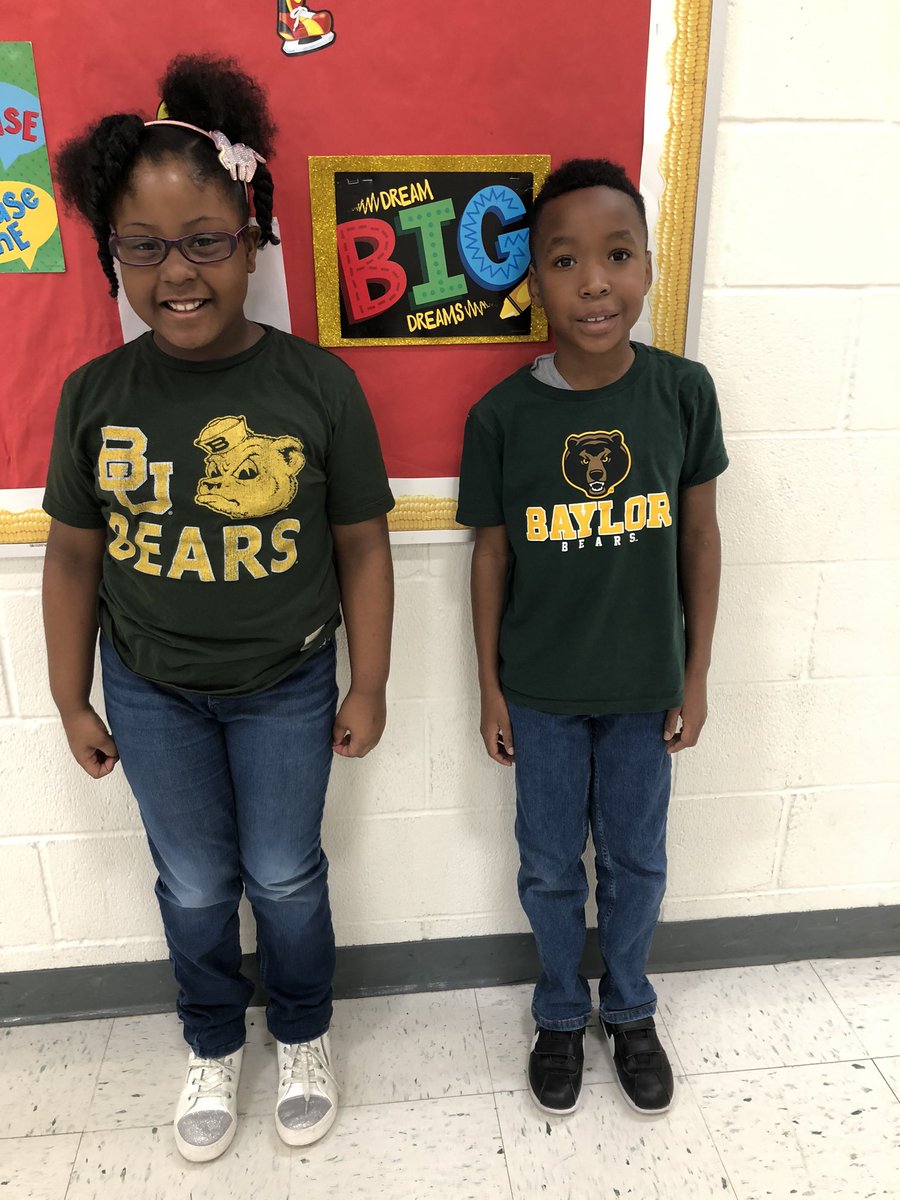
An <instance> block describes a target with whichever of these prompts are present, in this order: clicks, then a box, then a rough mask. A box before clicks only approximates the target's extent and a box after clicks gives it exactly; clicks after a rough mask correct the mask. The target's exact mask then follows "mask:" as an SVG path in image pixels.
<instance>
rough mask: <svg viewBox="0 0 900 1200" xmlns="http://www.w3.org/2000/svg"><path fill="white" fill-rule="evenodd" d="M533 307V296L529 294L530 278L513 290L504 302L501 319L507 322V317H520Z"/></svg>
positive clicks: (526, 278) (526, 277)
mask: <svg viewBox="0 0 900 1200" xmlns="http://www.w3.org/2000/svg"><path fill="white" fill-rule="evenodd" d="M530 306H531V296H530V295H529V294H528V276H527V275H526V276H525V278H524V279H523V280H522V282H521V283H517V284H516V286H515V287H514V288H513V290H512V291H511V292H510V293H509V295H508V296H507V297H506V299H505V300H504V301H503V307H502V308H501V309H500V319H501V320H503V321H505V320H506V318H507V317H518V316H519V315H520V314H521V313H523V312H524V311H525V309H526V308H529V307H530Z"/></svg>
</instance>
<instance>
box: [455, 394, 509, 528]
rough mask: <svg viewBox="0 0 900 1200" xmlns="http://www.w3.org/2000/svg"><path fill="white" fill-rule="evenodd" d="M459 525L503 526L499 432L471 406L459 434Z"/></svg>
mask: <svg viewBox="0 0 900 1200" xmlns="http://www.w3.org/2000/svg"><path fill="white" fill-rule="evenodd" d="M456 519H457V521H458V522H459V523H460V525H474V526H476V527H479V526H490V525H503V524H504V523H505V518H504V514H503V444H502V440H501V437H500V434H499V431H498V430H496V429H495V428H493V427H492V425H491V424H489V423H488V421H487V420H485V418H484V417H483V415H482V414H481V413H480V412H479V411H478V406H477V405H476V406H475V408H473V409H471V411H470V412H469V415H468V417H467V419H466V429H465V433H464V435H463V452H462V462H461V463H460V468H459V505H458V507H457V510H456Z"/></svg>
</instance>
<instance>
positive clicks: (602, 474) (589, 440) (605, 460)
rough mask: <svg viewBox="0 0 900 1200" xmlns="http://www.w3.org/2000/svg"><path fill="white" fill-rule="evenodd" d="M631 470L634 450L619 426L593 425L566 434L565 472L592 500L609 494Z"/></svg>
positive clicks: (567, 477)
mask: <svg viewBox="0 0 900 1200" xmlns="http://www.w3.org/2000/svg"><path fill="white" fill-rule="evenodd" d="M630 470H631V451H630V450H629V449H628V447H627V446H626V445H625V438H624V437H623V436H622V434H621V433H620V431H619V430H618V429H613V430H611V431H610V430H607V429H592V430H590V431H589V432H588V433H571V434H569V436H568V437H567V438H566V448H565V450H564V451H563V459H562V472H563V475H564V476H565V479H566V482H567V483H570V484H571V485H572V487H573V488H577V489H578V490H579V492H584V494H585V495H586V496H590V497H591V499H592V500H597V499H600V498H601V497H603V496H609V495H610V494H611V493H612V491H613V490H614V489H615V488H617V487H618V486H619V484H620V483H621V482H622V480H623V479H624V478H625V476H626V475H627V474H628V472H629V471H630Z"/></svg>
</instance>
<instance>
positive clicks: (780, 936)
mask: <svg viewBox="0 0 900 1200" xmlns="http://www.w3.org/2000/svg"><path fill="white" fill-rule="evenodd" d="M884 954H900V905H890V906H884V907H880V908H847V909H826V910H817V911H814V912H800V913H771V914H765V915H762V916H756V917H719V918H714V919H711V920H704V921H667V922H663V923H662V924H660V925H659V926H658V927H657V930H656V936H655V937H654V940H653V949H652V951H651V954H650V962H649V966H648V970H649V971H651V972H656V973H659V972H662V971H691V970H701V969H704V968H711V967H742V966H756V965H760V964H764V963H777V962H790V961H792V960H796V959H804V958H863V957H867V956H870V955H872V956H874V955H884ZM582 970H583V971H584V973H585V974H586V975H588V976H589V977H596V976H598V975H599V974H600V972H601V970H602V961H601V958H600V954H599V951H598V949H597V939H596V936H595V931H594V930H589V931H588V937H587V939H586V945H585V953H584V959H583V962H582ZM244 971H245V972H246V974H247V975H248V976H249V977H250V978H251V979H253V980H254V981H255V982H256V984H257V989H256V995H255V996H254V999H253V1001H252V1003H253V1004H260V1003H264V1002H265V997H264V994H263V993H262V991H261V989H260V987H259V983H258V973H257V970H256V956H255V955H252V954H250V955H245V957H244ZM537 971H538V964H537V954H536V952H535V947H534V940H533V939H532V936H531V934H530V933H503V934H493V935H489V936H486V937H470V938H442V939H436V940H432V941H425V942H393V943H388V944H384V945H375V946H344V947H340V948H339V949H338V952H337V971H336V974H335V986H334V990H335V997H336V998H337V999H348V998H352V997H359V996H385V995H389V994H392V993H398V992H431V991H443V990H446V989H448V988H465V987H492V986H497V985H500V984H511V983H525V982H528V981H530V980H533V979H534V978H535V977H536V975H537ZM174 1007H175V984H174V982H173V979H172V975H171V971H170V968H169V963H168V961H166V960H159V961H155V962H138V963H110V964H108V965H101V966H93V967H62V968H59V969H57V970H53V969H50V970H45V971H11V972H8V973H7V974H0V1026H4V1025H5V1026H9V1025H36V1024H41V1023H44V1022H48V1021H76V1020H86V1019H90V1018H95V1017H122V1016H133V1015H136V1014H139V1013H153V1012H168V1011H171V1010H172V1009H173V1008H174Z"/></svg>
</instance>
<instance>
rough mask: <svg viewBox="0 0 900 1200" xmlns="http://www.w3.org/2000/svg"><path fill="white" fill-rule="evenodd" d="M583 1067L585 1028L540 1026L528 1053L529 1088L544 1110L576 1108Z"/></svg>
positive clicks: (555, 1113) (558, 1112)
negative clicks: (565, 1029) (549, 1027)
mask: <svg viewBox="0 0 900 1200" xmlns="http://www.w3.org/2000/svg"><path fill="white" fill-rule="evenodd" d="M583 1069H584V1030H583V1029H572V1030H568V1031H560V1030H558V1029H542V1028H541V1027H540V1025H538V1026H537V1028H536V1029H535V1031H534V1045H533V1046H532V1048H531V1054H530V1055H529V1057H528V1090H529V1091H530V1092H531V1098H532V1100H533V1101H534V1102H535V1104H536V1105H537V1106H538V1108H539V1109H540V1110H541V1112H545V1113H551V1114H552V1115H553V1116H556V1117H561V1116H565V1114H566V1113H573V1112H574V1111H575V1109H576V1108H577V1107H578V1097H579V1096H580V1095H581V1073H582V1071H583Z"/></svg>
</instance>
